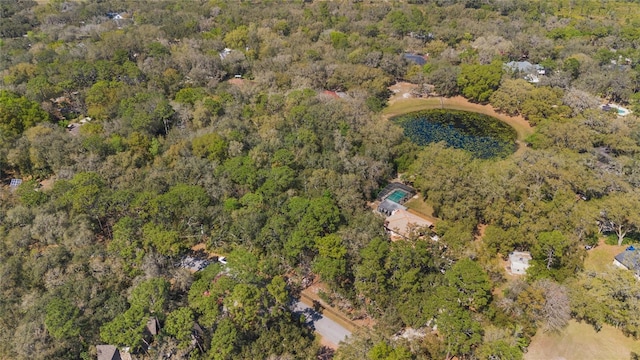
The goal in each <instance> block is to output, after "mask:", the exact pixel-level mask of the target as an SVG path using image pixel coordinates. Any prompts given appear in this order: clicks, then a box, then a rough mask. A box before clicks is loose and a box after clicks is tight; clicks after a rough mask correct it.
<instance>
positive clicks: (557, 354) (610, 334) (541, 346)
mask: <svg viewBox="0 0 640 360" xmlns="http://www.w3.org/2000/svg"><path fill="white" fill-rule="evenodd" d="M632 351H633V352H636V353H640V341H636V340H633V339H632V338H628V337H626V336H624V335H623V334H622V332H621V331H620V330H618V329H616V328H614V327H612V326H610V325H603V327H602V330H600V332H596V331H595V330H594V329H593V327H592V326H590V325H588V324H583V323H578V322H576V321H573V320H571V321H570V322H569V325H568V326H567V327H566V328H565V329H564V330H563V331H562V332H560V333H543V332H541V331H539V332H538V333H537V334H536V336H534V337H533V340H532V341H531V345H530V346H529V351H528V352H527V353H526V354H525V356H524V358H525V360H584V359H590V360H600V359H602V360H616V359H620V360H623V359H624V360H628V359H629V358H630V354H631V352H632Z"/></svg>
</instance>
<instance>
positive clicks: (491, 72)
mask: <svg viewBox="0 0 640 360" xmlns="http://www.w3.org/2000/svg"><path fill="white" fill-rule="evenodd" d="M501 78H502V63H501V62H500V61H494V62H492V63H491V64H489V65H467V64H463V65H462V68H461V70H460V75H458V79H457V83H458V86H459V87H460V89H461V90H462V95H464V96H465V97H466V98H469V99H471V100H473V101H476V102H486V101H488V100H489V98H490V97H491V94H493V92H494V91H495V90H497V89H498V86H499V85H500V79H501Z"/></svg>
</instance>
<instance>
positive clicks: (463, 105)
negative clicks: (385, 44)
mask: <svg viewBox="0 0 640 360" xmlns="http://www.w3.org/2000/svg"><path fill="white" fill-rule="evenodd" d="M397 95H399V94H397ZM431 109H450V110H462V111H470V112H475V113H480V114H485V115H489V116H492V117H495V118H496V119H498V120H500V121H503V122H505V123H506V124H508V125H510V126H511V127H513V128H514V129H515V130H516V133H517V134H518V143H522V142H523V141H524V139H525V138H526V137H527V136H529V135H531V134H533V128H531V125H529V123H528V122H527V121H526V120H525V119H524V118H523V117H522V116H507V115H505V114H500V113H498V112H496V111H495V109H494V108H493V107H492V106H491V105H480V104H474V103H472V102H469V100H467V99H465V98H463V97H462V96H456V97H453V98H440V97H437V98H436V97H434V98H404V97H401V96H394V98H392V100H391V101H389V106H388V107H387V108H386V109H384V110H383V111H382V113H383V114H384V115H385V116H386V117H387V118H392V117H394V116H398V115H403V114H407V113H411V112H415V111H421V110H431Z"/></svg>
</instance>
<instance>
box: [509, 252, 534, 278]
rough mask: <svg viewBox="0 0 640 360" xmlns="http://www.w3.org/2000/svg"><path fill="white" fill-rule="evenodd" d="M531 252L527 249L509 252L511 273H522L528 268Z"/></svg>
mask: <svg viewBox="0 0 640 360" xmlns="http://www.w3.org/2000/svg"><path fill="white" fill-rule="evenodd" d="M529 261H531V253H530V252H528V251H514V252H512V253H511V254H509V269H510V271H511V273H512V274H513V275H524V274H526V272H527V269H528V268H529V266H530V265H529Z"/></svg>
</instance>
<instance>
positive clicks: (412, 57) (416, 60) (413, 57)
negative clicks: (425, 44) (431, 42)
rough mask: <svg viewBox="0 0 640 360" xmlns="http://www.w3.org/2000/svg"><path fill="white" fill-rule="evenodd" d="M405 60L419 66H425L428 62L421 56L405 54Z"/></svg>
mask: <svg viewBox="0 0 640 360" xmlns="http://www.w3.org/2000/svg"><path fill="white" fill-rule="evenodd" d="M404 58H405V59H407V60H409V61H412V62H414V63H416V64H418V65H424V64H426V63H427V60H425V58H424V56H420V55H417V54H410V53H404Z"/></svg>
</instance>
